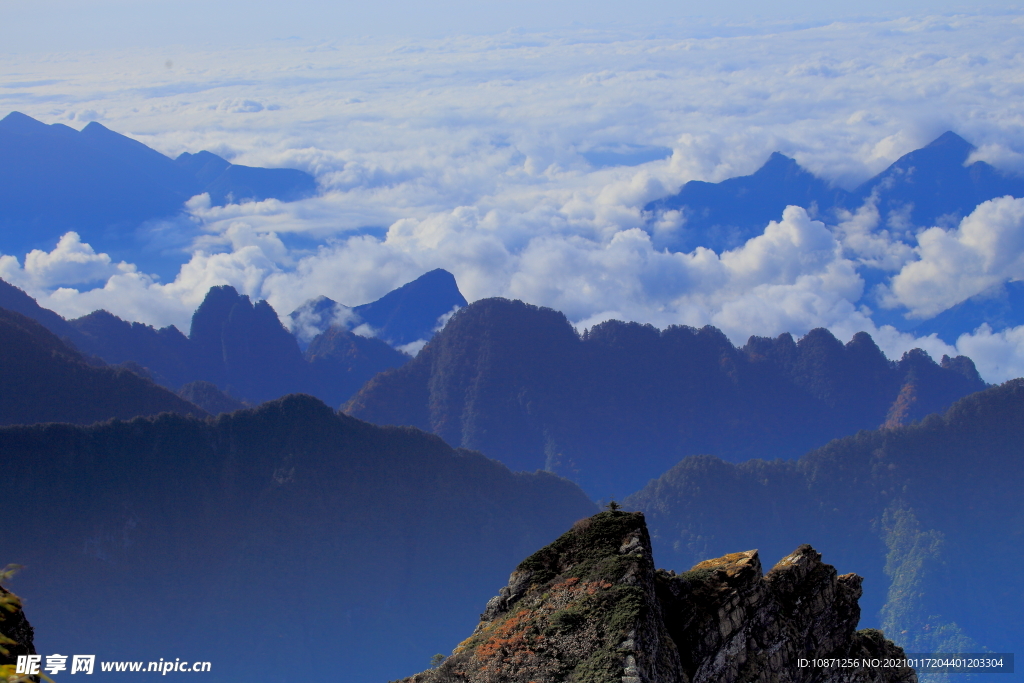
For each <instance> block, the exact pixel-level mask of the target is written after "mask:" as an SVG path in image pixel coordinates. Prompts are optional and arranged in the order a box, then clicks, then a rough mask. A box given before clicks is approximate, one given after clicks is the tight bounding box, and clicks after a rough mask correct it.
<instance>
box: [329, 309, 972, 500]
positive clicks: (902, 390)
mask: <svg viewBox="0 0 1024 683" xmlns="http://www.w3.org/2000/svg"><path fill="white" fill-rule="evenodd" d="M984 387H985V383H984V382H983V381H982V380H981V379H980V378H979V377H978V374H977V372H976V370H975V368H974V364H973V363H972V362H971V360H970V359H968V358H965V357H962V356H958V357H956V358H952V359H951V358H948V357H943V358H942V359H941V365H939V364H936V363H935V361H933V360H932V359H931V358H930V357H928V355H927V354H925V353H923V352H922V351H920V350H917V351H912V352H909V353H907V354H905V355H904V357H903V358H902V359H901V360H900V361H899V362H891V361H889V360H888V359H886V357H885V356H884V354H882V352H881V351H880V350H879V349H878V347H877V346H876V345H875V343H874V342H873V340H872V339H871V337H870V336H869V335H867V334H865V333H860V334H858V335H856V336H855V337H854V338H853V339H852V340H851V341H850V342H849V343H847V344H846V345H845V346H844V345H843V344H842V343H841V342H840V341H838V340H837V339H836V338H835V337H834V336H833V335H832V334H831V333H829V332H828V331H827V330H812V331H811V332H810V333H808V334H807V335H806V336H804V337H803V338H802V339H801V340H800V341H799V343H797V342H795V341H794V339H793V338H792V336H790V335H789V334H785V335H781V336H779V337H778V338H776V339H769V338H763V337H762V338H758V337H752V338H751V339H750V340H749V341H748V343H747V344H746V345H745V346H744V347H742V348H739V349H738V348H736V347H734V346H733V345H732V343H731V342H730V341H729V340H728V339H727V338H726V337H725V335H723V334H722V333H721V332H720V331H719V330H717V329H715V328H713V327H704V328H701V329H699V330H698V329H694V328H691V327H670V328H668V329H666V330H664V331H659V330H657V329H655V328H654V327H652V326H649V325H647V326H645V325H639V324H637V323H624V322H621V321H615V320H612V321H608V322H605V323H602V324H600V325H596V326H594V327H593V328H591V329H590V330H588V331H586V332H585V334H583V335H578V334H577V332H576V331H575V330H574V329H573V327H572V326H571V325H570V324H569V321H568V320H566V318H565V316H564V315H563V314H561V313H558V312H557V311H552V310H550V309H544V308H537V307H535V306H530V305H528V304H524V303H522V302H518V301H508V300H505V299H484V300H481V301H476V302H474V303H472V304H470V305H469V306H468V307H467V308H465V309H462V310H460V311H459V312H457V313H456V314H455V315H454V316H453V317H452V319H451V320H450V321H449V323H448V325H447V326H446V327H445V328H444V330H442V331H441V332H440V333H439V334H438V335H437V336H435V337H434V338H433V339H432V340H431V342H430V343H429V344H428V345H427V346H426V347H425V348H424V349H423V350H422V351H421V352H420V353H419V355H417V357H416V358H415V359H414V360H413V361H411V362H410V363H408V364H406V365H404V366H403V367H401V368H398V369H395V370H391V371H388V372H385V373H383V374H381V375H378V376H377V377H375V378H374V379H373V380H371V381H370V382H369V383H367V384H366V386H364V387H363V388H362V389H361V390H360V391H359V393H358V394H356V395H355V396H354V397H353V398H352V400H351V401H350V402H349V404H348V405H347V406H346V408H345V410H346V412H348V413H349V414H350V415H353V416H355V417H358V418H360V419H364V420H368V421H370V422H375V423H378V424H404V425H411V426H415V427H419V428H420V429H424V430H428V431H432V432H434V433H435V434H437V435H439V436H441V437H442V438H443V439H445V440H446V441H447V442H448V443H451V444H458V445H461V446H463V447H465V448H472V449H476V450H480V451H482V452H485V453H487V454H489V455H490V456H491V457H496V458H498V459H499V460H501V461H502V462H504V463H506V464H507V465H509V466H510V467H512V468H513V469H523V470H527V471H530V470H534V469H539V468H543V469H547V470H550V471H553V472H556V473H559V474H562V475H563V476H566V477H568V478H570V479H573V480H574V481H577V482H579V483H580V484H581V485H582V486H583V488H584V489H585V490H586V491H587V492H588V493H590V494H591V495H592V496H593V497H594V498H595V499H598V498H605V499H607V498H610V497H621V496H623V495H626V494H627V493H628V492H630V491H633V490H636V489H639V488H640V487H642V486H643V485H644V484H645V483H646V482H647V481H648V480H649V479H651V478H653V477H656V476H658V475H659V474H660V473H661V472H663V471H664V470H666V469H668V468H669V467H671V466H672V465H673V464H675V463H676V462H678V461H679V460H680V459H682V458H683V457H684V456H686V455H692V454H698V453H714V454H716V455H719V456H721V457H723V458H726V459H728V460H732V461H739V460H742V459H746V458H751V457H762V458H794V457H797V456H799V455H800V454H802V453H804V452H806V451H807V450H809V449H811V448H814V447H815V446H818V445H821V444H824V443H825V442H827V441H829V440H830V439H833V438H836V437H839V436H844V435H847V434H852V433H854V432H856V431H857V430H860V429H871V428H876V427H879V426H881V425H882V424H883V423H889V424H903V423H907V422H910V421H914V420H918V419H920V418H922V417H924V416H925V415H927V414H929V413H932V412H936V411H940V410H943V409H945V408H946V407H947V406H949V405H950V404H951V403H952V402H953V401H955V400H957V399H959V398H961V397H963V396H965V395H967V394H969V393H972V392H975V391H979V390H981V389H983V388H984ZM624 463H629V465H628V466H627V467H624Z"/></svg>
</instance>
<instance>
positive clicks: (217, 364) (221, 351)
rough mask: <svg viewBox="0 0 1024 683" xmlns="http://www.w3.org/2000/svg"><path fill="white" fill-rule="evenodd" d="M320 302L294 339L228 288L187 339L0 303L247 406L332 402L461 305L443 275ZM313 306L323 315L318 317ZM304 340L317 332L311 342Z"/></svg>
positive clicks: (201, 313)
mask: <svg viewBox="0 0 1024 683" xmlns="http://www.w3.org/2000/svg"><path fill="white" fill-rule="evenodd" d="M325 301H326V300H325V299H323V298H321V299H319V300H317V301H314V302H309V303H308V304H307V305H306V306H304V307H303V308H301V309H300V310H299V311H296V312H293V313H292V315H291V320H292V321H293V324H294V325H295V326H296V334H294V335H293V334H292V333H291V332H289V331H288V330H287V329H286V328H285V327H284V326H283V325H282V324H281V322H280V320H279V318H278V316H277V313H276V312H274V310H273V308H272V307H271V306H270V305H269V304H268V303H267V302H266V301H258V302H256V303H255V304H253V303H252V302H251V301H250V300H249V298H248V297H247V296H244V295H239V294H238V292H237V291H235V289H234V288H233V287H230V286H219V287H214V288H212V289H211V290H210V291H209V293H208V294H207V296H206V298H205V299H204V301H203V303H202V305H201V306H199V308H198V309H197V310H196V312H195V314H194V315H193V318H192V326H191V329H190V330H189V335H188V336H187V337H186V336H185V335H184V334H182V333H181V332H180V331H179V330H178V329H177V328H175V327H173V326H169V327H165V328H162V329H159V330H158V329H155V328H153V327H150V326H148V325H143V324H141V323H129V322H127V321H124V320H121V319H120V318H118V317H116V316H114V315H112V314H110V313H108V312H106V311H95V312H93V313H90V314H89V315H87V316H84V317H82V318H77V319H75V320H70V321H65V320H64V319H63V318H61V317H60V316H58V315H57V314H55V313H53V312H52V311H48V310H46V309H44V308H42V307H40V306H39V305H38V304H37V303H36V302H35V301H34V300H32V298H31V297H29V296H28V295H27V294H25V293H24V292H22V291H21V290H19V289H17V288H16V287H12V286H11V285H9V284H7V283H5V282H3V281H2V280H0V306H2V307H4V308H7V309H10V310H13V311H18V312H20V313H22V314H23V315H27V316H29V317H31V318H33V319H35V320H37V321H38V322H39V323H41V324H42V325H44V326H45V327H47V328H48V329H49V330H50V331H51V332H52V333H54V334H56V335H58V336H60V337H62V338H64V339H65V340H66V341H67V342H69V343H71V344H72V345H73V346H75V347H77V348H78V349H79V350H80V351H82V352H84V353H86V354H88V355H92V356H96V357H98V358H100V359H102V360H103V361H105V362H107V363H110V364H115V365H116V364H123V363H130V364H134V366H135V367H136V369H138V370H139V371H140V372H142V373H143V374H144V375H146V376H148V377H149V378H151V379H153V380H154V381H156V382H157V383H159V384H162V385H164V386H166V387H168V388H170V389H172V390H174V391H179V390H180V389H182V388H183V387H184V386H185V385H189V384H191V383H194V382H207V383H211V384H213V385H215V386H216V387H219V388H220V390H221V391H223V392H226V393H227V394H229V395H233V396H235V397H236V398H239V399H244V400H245V401H248V402H250V403H253V404H255V403H260V402H263V401H268V400H271V399H275V398H279V397H281V396H284V395H285V394H290V393H308V394H312V395H315V396H318V397H320V398H321V399H322V400H324V401H326V402H327V403H328V404H330V405H333V406H338V405H340V404H341V403H343V402H344V401H346V400H347V399H348V398H349V397H350V396H351V395H352V394H353V393H354V392H355V391H356V390H358V389H359V387H361V386H362V385H363V384H364V383H365V382H366V381H367V380H369V379H370V378H371V377H373V376H374V375H375V374H377V373H378V372H381V371H383V370H386V369H388V368H392V367H398V366H400V365H403V364H404V363H406V362H407V361H408V360H409V359H410V356H409V355H407V354H405V353H403V352H401V351H399V350H397V349H395V348H393V346H392V345H390V344H389V343H387V342H385V341H384V339H387V340H389V341H391V342H392V344H394V345H409V344H411V345H412V347H411V348H410V349H409V350H411V351H413V352H415V350H417V348H416V347H419V346H422V345H423V344H424V343H426V341H427V340H428V339H429V338H430V337H431V336H432V335H433V334H434V330H435V328H436V327H437V326H438V325H439V324H443V322H444V320H445V319H446V318H445V316H446V315H449V314H450V313H451V312H452V311H453V310H455V309H457V308H458V307H460V306H464V305H465V303H466V300H465V299H464V298H463V297H462V294H461V293H460V292H459V290H458V286H457V285H456V284H455V280H454V278H452V276H451V274H449V273H446V272H444V271H441V270H438V271H432V272H430V273H427V274H425V275H423V276H422V277H420V278H418V279H417V280H415V281H413V282H410V283H408V284H406V285H404V286H403V287H401V288H399V289H397V290H395V291H394V292H391V293H390V294H388V295H387V296H385V297H383V298H382V299H380V300H378V301H375V302H371V303H369V304H365V305H362V306H357V307H355V308H352V309H347V308H345V307H343V306H342V307H341V309H345V311H346V312H345V313H344V314H343V315H341V314H340V312H341V309H339V308H338V307H339V306H340V305H338V304H335V303H334V302H329V303H330V305H329V306H327V307H326V308H324V302H325ZM318 306H319V307H320V308H321V309H322V310H321V311H320V316H319V317H316V316H315V315H314V312H315V309H316V308H317V307H318ZM328 308H329V309H330V315H328V314H327V313H326V311H327V309H328ZM352 329H356V330H357V331H359V332H360V333H361V334H355V333H353V332H352V331H351V330H352ZM310 334H314V335H315V336H313V337H312V338H309V335H310ZM373 335H379V336H380V337H383V339H381V338H378V337H376V336H373ZM300 343H301V346H302V347H304V350H300ZM196 391H200V390H199V388H197V387H192V388H190V389H189V392H190V395H193V398H197V399H198V398H199V397H200V396H203V395H205V394H203V393H202V391H200V393H195V392H196ZM206 393H209V392H208V391H207V392H206ZM210 400H213V401H220V402H221V403H219V404H218V405H220V406H222V407H223V406H231V405H234V406H235V407H241V406H240V404H238V403H237V402H236V403H234V404H232V403H230V402H228V403H223V397H219V396H216V395H211V397H210ZM202 402H203V403H204V405H205V401H202ZM209 406H210V407H212V406H213V404H212V403H211V404H209ZM217 412H220V411H217ZM135 414H147V413H132V415H135ZM122 417H126V415H123V416H122ZM97 419H101V418H97ZM29 421H35V420H29Z"/></svg>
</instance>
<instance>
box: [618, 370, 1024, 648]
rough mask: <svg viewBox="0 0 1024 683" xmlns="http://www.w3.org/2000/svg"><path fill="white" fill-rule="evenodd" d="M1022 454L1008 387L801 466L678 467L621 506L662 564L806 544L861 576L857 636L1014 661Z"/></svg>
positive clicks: (1020, 613)
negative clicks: (866, 631) (878, 635)
mask: <svg viewBox="0 0 1024 683" xmlns="http://www.w3.org/2000/svg"><path fill="white" fill-rule="evenodd" d="M1022 443H1024V380H1022V379H1017V380H1011V381H1009V382H1006V383H1005V384H1002V385H1000V386H996V387H991V388H989V389H986V390H985V391H982V392H978V393H975V394H972V395H970V396H967V397H965V398H963V399H961V400H959V401H957V402H956V403H954V404H953V406H952V407H950V408H949V410H947V411H946V412H945V413H943V414H935V415H930V416H928V417H927V418H925V419H924V420H923V421H921V422H920V423H917V424H913V425H909V426H902V427H895V428H885V429H879V430H874V431H864V432H860V433H857V434H855V435H852V436H848V437H845V438H842V439H837V440H835V441H832V442H830V443H828V444H826V445H824V446H822V447H821V448H818V449H816V450H814V451H812V452H810V453H807V454H805V455H804V456H803V457H801V458H800V459H799V460H776V461H767V460H750V461H747V462H743V463H736V464H733V463H728V462H724V461H722V460H721V459H719V458H716V457H712V456H708V455H702V456H693V457H689V458H686V459H684V460H683V461H681V462H680V463H678V464H677V465H676V466H675V467H673V468H672V469H670V470H669V471H668V472H666V473H664V474H663V475H662V476H660V477H659V478H658V479H655V480H653V481H651V482H650V483H649V484H648V485H647V486H645V487H644V488H643V489H642V490H641V491H639V492H637V493H635V494H633V495H631V496H629V497H628V498H626V499H625V500H624V501H623V506H624V508H625V509H631V510H640V511H643V512H645V514H646V518H647V523H648V526H649V527H650V530H651V536H652V538H653V539H654V540H653V545H654V552H655V554H656V555H657V556H658V557H659V558H660V561H661V562H663V563H665V564H668V565H674V566H683V567H686V566H689V565H690V564H692V563H693V562H697V561H699V560H702V559H705V558H707V557H714V556H716V555H719V554H721V553H722V552H726V551H727V550H729V549H733V548H736V547H751V544H753V545H756V546H757V547H758V548H759V549H760V551H761V553H762V554H765V555H769V556H774V555H777V554H779V553H785V552H788V551H789V549H791V548H792V547H793V543H794V542H800V541H803V542H808V543H811V544H812V545H813V546H814V547H815V548H816V549H818V550H819V551H820V552H822V553H823V554H824V555H825V556H826V557H830V558H832V560H833V561H834V562H835V563H836V564H837V565H839V566H843V567H845V568H847V569H848V570H850V571H855V572H856V573H857V574H860V575H861V576H864V577H865V582H864V588H865V594H864V598H863V600H862V605H863V606H864V614H865V618H866V619H867V621H868V624H867V625H869V626H870V625H876V626H880V627H881V628H884V629H885V631H886V633H887V634H889V636H890V637H892V638H893V640H895V641H896V643H897V644H898V645H900V646H902V647H904V648H905V649H906V650H907V651H908V652H922V653H923V652H953V651H956V652H982V651H986V650H987V651H990V652H1014V651H1016V652H1020V651H1021V648H1022V647H1024V574H1021V572H1020V571H1019V567H1020V564H1021V563H1022V562H1024V552H1022V548H1024V545H1022V544H1021V542H1020V540H1021V535H1022V533H1024V527H1022V525H1021V519H1024V496H1021V495H1020V487H1021V481H1024V459H1022V458H1021V444H1022ZM996 558H998V559H996Z"/></svg>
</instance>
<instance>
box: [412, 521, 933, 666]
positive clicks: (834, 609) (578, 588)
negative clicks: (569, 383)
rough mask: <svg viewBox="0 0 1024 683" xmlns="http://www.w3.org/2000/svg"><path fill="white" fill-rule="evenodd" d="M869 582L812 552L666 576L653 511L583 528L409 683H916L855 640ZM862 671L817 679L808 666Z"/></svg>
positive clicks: (893, 654) (892, 651) (729, 559)
mask: <svg viewBox="0 0 1024 683" xmlns="http://www.w3.org/2000/svg"><path fill="white" fill-rule="evenodd" d="M860 595H861V578H860V577H859V576H856V575H854V574H845V575H843V576H838V575H837V572H836V570H835V569H834V568H833V567H832V566H830V565H827V564H824V563H823V562H822V561H821V555H820V554H819V553H817V552H816V551H815V550H814V549H813V548H811V547H810V546H808V545H803V546H800V547H799V548H797V549H796V550H795V551H794V552H793V553H791V554H790V555H788V556H786V557H785V558H783V559H782V560H781V561H780V562H779V563H778V564H777V565H776V566H775V567H774V568H772V569H771V571H769V572H768V573H767V574H766V575H765V574H762V570H761V562H760V559H759V558H758V555H757V551H756V550H751V551H748V552H741V553H734V554H731V555H726V556H725V557H721V558H718V559H715V560H708V561H706V562H701V563H700V564H698V565H697V566H695V567H694V568H693V569H691V570H690V571H688V572H685V573H683V574H675V573H674V572H667V571H664V570H656V569H655V568H654V562H653V559H652V556H651V543H650V537H649V535H648V532H647V526H646V524H645V522H644V517H643V514H642V513H630V512H619V511H616V512H602V513H600V514H598V515H595V516H594V517H590V518H588V519H584V520H580V521H579V522H577V523H576V524H575V525H574V527H573V529H572V530H571V531H569V532H568V533H566V534H564V535H563V536H561V537H560V538H559V539H558V540H556V541H555V542H554V543H552V544H551V545H549V546H547V547H546V548H543V549H542V550H540V551H538V552H537V553H534V554H533V555H532V556H530V557H529V558H527V559H526V560H525V561H524V562H523V563H522V564H520V565H519V567H518V568H517V569H516V571H515V572H513V573H512V576H511V577H510V579H509V583H508V585H507V586H506V587H504V588H502V589H501V592H500V593H499V594H498V595H497V596H496V597H494V598H492V599H491V600H490V601H489V602H488V603H487V608H486V611H485V612H484V614H483V615H481V620H480V624H479V625H478V626H477V628H476V630H475V631H474V632H473V634H472V635H471V636H470V637H469V638H467V639H466V640H465V641H463V642H462V643H461V644H459V646H458V647H457V648H456V649H455V651H454V652H453V653H452V655H451V656H450V657H448V658H447V659H446V660H444V661H443V663H441V664H439V666H437V667H436V668H434V669H431V670H428V671H425V672H423V673H420V674H416V675H415V676H412V677H411V678H409V679H407V683H449V682H454V681H466V682H473V683H498V682H505V681H509V682H511V681H516V682H520V681H521V682H522V683H527V682H535V683H541V682H547V681H579V682H581V683H582V682H583V681H587V682H593V683H610V682H611V681H615V682H616V683H619V682H621V683H698V682H700V683H704V682H708V683H711V682H714V683H733V682H740V681H743V682H754V681H757V682H764V683H768V682H772V683H811V682H814V683H862V682H863V683H867V682H869V681H870V682H872V683H876V682H877V683H882V682H885V683H911V682H916V681H917V676H916V674H915V673H914V671H913V670H912V669H909V668H885V667H880V666H876V667H871V666H866V665H864V664H863V660H865V659H881V660H885V659H887V658H893V659H898V658H900V657H902V655H903V651H902V650H901V649H900V648H898V647H896V646H895V645H894V644H893V643H892V642H890V641H888V640H886V639H885V638H884V637H883V636H882V634H881V632H879V631H874V630H863V631H857V630H856V627H857V622H858V620H859V619H860V607H859V606H858V603H857V601H858V599H859V598H860ZM822 659H833V660H856V661H854V662H851V661H846V662H836V664H841V663H842V664H846V666H845V667H843V666H838V665H836V666H831V667H813V666H810V665H803V666H802V665H801V664H802V662H801V660H807V661H808V662H813V661H814V660H822Z"/></svg>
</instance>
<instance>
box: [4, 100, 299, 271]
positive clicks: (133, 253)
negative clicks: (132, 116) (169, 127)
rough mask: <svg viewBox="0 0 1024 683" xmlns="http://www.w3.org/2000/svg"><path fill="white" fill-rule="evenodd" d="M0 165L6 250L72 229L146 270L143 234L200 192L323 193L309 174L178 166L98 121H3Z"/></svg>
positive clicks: (186, 160) (220, 199)
mask: <svg viewBox="0 0 1024 683" xmlns="http://www.w3.org/2000/svg"><path fill="white" fill-rule="evenodd" d="M0 158H2V159H3V163H2V164H0V206H3V207H4V210H3V212H0V252H3V253H6V254H14V255H16V256H18V257H19V258H21V257H22V256H24V254H25V253H26V252H28V251H29V250H30V249H43V250H45V251H49V250H51V249H52V248H53V246H54V244H56V242H57V239H58V238H59V237H60V236H61V235H63V234H64V233H65V232H67V231H69V230H74V231H77V232H78V233H79V235H80V236H81V237H82V241H83V242H88V243H89V244H91V245H92V246H93V247H94V248H95V249H96V250H97V251H106V252H108V253H110V254H111V255H112V256H114V257H115V258H127V259H128V260H129V261H131V262H134V263H138V262H139V258H140V257H143V256H145V254H142V253H139V251H140V250H141V249H142V247H143V246H147V245H143V244H141V243H139V242H138V240H137V238H136V235H135V229H136V228H137V227H138V226H139V225H140V224H141V223H143V222H145V221H147V220H151V219H157V218H166V217H170V216H174V215H175V214H177V213H179V212H180V211H181V210H182V207H183V204H184V202H185V201H187V200H188V199H189V198H191V197H193V196H195V195H198V194H201V193H203V192H207V193H209V194H210V199H211V201H212V203H213V204H214V205H223V204H226V203H228V202H236V203H240V202H242V201H249V200H263V199H269V198H276V199H280V200H282V201H293V200H296V199H301V198H303V197H307V196H311V195H313V194H315V193H316V190H317V186H316V180H315V179H314V178H313V176H311V175H309V174H308V173H305V172H304V171H298V170H295V169H283V168H274V169H268V168H252V167H248V166H239V165H235V164H231V163H230V162H228V161H226V160H225V159H222V158H220V157H218V156H217V155H215V154H213V153H211V152H205V151H203V152H199V153H197V154H189V153H184V154H182V155H180V156H179V157H178V158H177V159H173V160H172V159H170V158H168V157H166V156H164V155H163V154H161V153H159V152H157V151H156V150H153V149H150V148H149V147H147V146H146V145H144V144H142V143H141V142H138V141H136V140H132V139H131V138H129V137H126V136H124V135H121V134H119V133H115V132H114V131H112V130H110V129H108V128H106V127H104V126H103V125H102V124H100V123H97V122H95V121H93V122H91V123H89V124H88V125H86V126H85V128H83V129H82V130H81V131H77V130H75V129H74V128H70V127H68V126H65V125H63V124H59V123H57V124H52V125H46V124H44V123H41V122H39V121H36V120H35V119H33V118H31V117H29V116H26V115H24V114H22V113H20V112H11V113H10V114H8V115H7V116H6V117H4V118H3V119H0ZM54 197H59V198H60V201H53V198H54Z"/></svg>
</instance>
